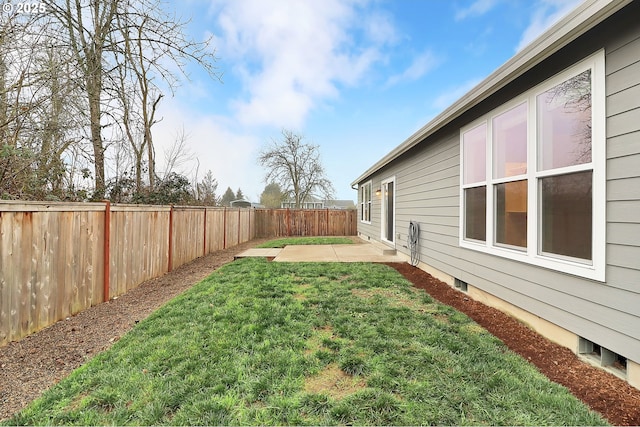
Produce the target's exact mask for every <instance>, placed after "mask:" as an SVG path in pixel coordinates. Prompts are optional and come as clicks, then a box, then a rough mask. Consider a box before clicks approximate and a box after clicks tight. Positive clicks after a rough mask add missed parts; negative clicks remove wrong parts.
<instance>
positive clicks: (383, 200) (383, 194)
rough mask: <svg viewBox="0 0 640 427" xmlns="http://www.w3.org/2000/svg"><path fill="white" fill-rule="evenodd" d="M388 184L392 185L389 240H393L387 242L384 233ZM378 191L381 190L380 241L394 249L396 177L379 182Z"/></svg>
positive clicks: (385, 229)
mask: <svg viewBox="0 0 640 427" xmlns="http://www.w3.org/2000/svg"><path fill="white" fill-rule="evenodd" d="M389 183H391V184H393V187H392V188H393V193H392V196H391V200H390V201H391V208H392V210H391V216H392V217H391V220H392V224H391V225H392V228H393V229H392V230H391V238H392V239H393V240H389V239H387V234H388V233H385V232H386V231H388V230H387V228H386V227H387V224H388V222H387V220H388V218H387V215H388V212H387V211H388V210H389V209H388V202H389V200H388V198H387V197H388V196H387V194H388V185H389ZM380 190H381V194H380V239H381V240H382V241H383V242H384V243H387V244H389V245H393V247H395V245H396V194H397V193H398V187H397V185H396V177H395V175H394V176H391V177H389V178H385V179H383V180H382V181H381V182H380Z"/></svg>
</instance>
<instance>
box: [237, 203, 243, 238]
mask: <svg viewBox="0 0 640 427" xmlns="http://www.w3.org/2000/svg"><path fill="white" fill-rule="evenodd" d="M240 213H241V211H240V208H238V244H240V230H242V227H241V225H242V217H240Z"/></svg>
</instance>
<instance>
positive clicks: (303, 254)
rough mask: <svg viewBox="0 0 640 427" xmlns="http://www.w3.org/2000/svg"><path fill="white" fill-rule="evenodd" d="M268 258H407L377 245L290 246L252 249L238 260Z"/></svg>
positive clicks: (288, 260)
mask: <svg viewBox="0 0 640 427" xmlns="http://www.w3.org/2000/svg"><path fill="white" fill-rule="evenodd" d="M247 257H266V258H274V259H273V260H274V261H275V262H404V261H406V260H407V258H406V256H404V255H402V254H398V253H396V251H395V249H391V248H389V247H387V246H383V245H380V244H377V243H369V242H364V243H354V244H352V245H349V244H346V245H289V246H285V247H284V248H274V249H270V248H252V249H248V250H246V251H244V252H241V253H239V254H238V255H236V258H247Z"/></svg>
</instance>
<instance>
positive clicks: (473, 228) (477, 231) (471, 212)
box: [464, 186, 487, 241]
mask: <svg viewBox="0 0 640 427" xmlns="http://www.w3.org/2000/svg"><path fill="white" fill-rule="evenodd" d="M464 222H465V225H464V237H465V239H474V240H482V241H485V240H486V239H487V187H485V186H482V187H475V188H467V189H466V190H464Z"/></svg>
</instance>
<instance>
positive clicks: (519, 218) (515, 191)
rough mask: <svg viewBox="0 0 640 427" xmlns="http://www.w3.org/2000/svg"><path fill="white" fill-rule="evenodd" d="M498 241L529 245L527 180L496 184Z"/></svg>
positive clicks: (523, 245)
mask: <svg viewBox="0 0 640 427" xmlns="http://www.w3.org/2000/svg"><path fill="white" fill-rule="evenodd" d="M496 243H502V244H504V245H512V246H521V247H523V248H525V247H527V181H515V182H507V183H505V184H498V185H496Z"/></svg>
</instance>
